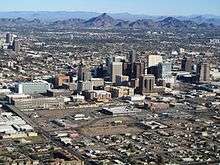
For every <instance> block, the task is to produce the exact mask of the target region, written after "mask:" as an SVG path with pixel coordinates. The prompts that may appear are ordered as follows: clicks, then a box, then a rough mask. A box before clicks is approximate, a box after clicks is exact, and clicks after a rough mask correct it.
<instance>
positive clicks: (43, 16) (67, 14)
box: [0, 11, 220, 25]
mask: <svg viewBox="0 0 220 165" xmlns="http://www.w3.org/2000/svg"><path fill="white" fill-rule="evenodd" d="M100 14H101V13H97V12H83V11H14V12H13V11H11V12H0V18H18V17H21V18H24V19H27V20H29V21H30V20H33V19H39V20H41V21H43V22H54V21H59V20H68V19H73V18H79V19H84V20H88V19H90V18H91V17H97V16H99V15H100ZM108 15H109V16H111V17H112V18H114V19H121V20H126V21H131V22H133V21H136V20H139V19H140V20H142V19H152V20H154V21H159V20H162V19H164V18H166V17H168V16H151V15H144V14H142V15H141V14H139V15H135V14H130V13H108ZM172 17H174V18H177V19H179V20H181V21H183V20H190V21H194V22H196V23H198V24H201V23H212V24H214V25H220V16H215V15H190V16H172Z"/></svg>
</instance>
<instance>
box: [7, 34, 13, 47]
mask: <svg viewBox="0 0 220 165" xmlns="http://www.w3.org/2000/svg"><path fill="white" fill-rule="evenodd" d="M6 43H7V44H11V43H12V34H11V33H7V34H6Z"/></svg>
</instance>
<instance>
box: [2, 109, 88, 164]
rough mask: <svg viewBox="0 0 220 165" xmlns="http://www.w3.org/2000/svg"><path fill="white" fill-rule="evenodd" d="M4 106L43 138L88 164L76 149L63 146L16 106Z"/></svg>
mask: <svg viewBox="0 0 220 165" xmlns="http://www.w3.org/2000/svg"><path fill="white" fill-rule="evenodd" d="M6 107H7V108H8V109H9V110H11V111H12V112H14V113H15V114H17V115H18V116H20V117H21V118H22V119H23V120H24V121H26V122H27V123H28V124H29V125H31V126H32V127H33V128H34V130H35V131H36V132H38V133H39V134H40V135H42V136H43V137H44V138H45V139H47V140H48V141H49V142H52V143H53V144H54V145H56V146H58V147H61V148H62V149H63V150H66V151H68V152H70V153H71V154H73V155H75V156H76V157H78V158H79V159H80V160H83V161H84V162H85V164H89V162H87V160H86V159H85V158H84V157H83V156H82V155H81V154H80V153H78V152H77V151H74V150H72V149H70V148H69V147H66V146H64V145H63V144H62V143H61V142H59V141H58V140H56V139H55V138H54V137H52V136H50V134H49V133H48V132H46V131H45V130H44V129H43V128H42V127H39V126H38V125H37V124H36V123H34V122H33V121H32V120H31V119H30V118H29V117H28V116H27V115H26V114H24V113H23V112H22V111H20V110H19V109H18V108H16V107H15V106H13V105H6Z"/></svg>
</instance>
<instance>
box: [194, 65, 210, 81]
mask: <svg viewBox="0 0 220 165" xmlns="http://www.w3.org/2000/svg"><path fill="white" fill-rule="evenodd" d="M197 77H198V82H199V83H208V82H210V65H209V63H199V64H198V66H197Z"/></svg>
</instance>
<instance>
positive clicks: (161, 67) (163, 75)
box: [155, 62, 172, 79]
mask: <svg viewBox="0 0 220 165" xmlns="http://www.w3.org/2000/svg"><path fill="white" fill-rule="evenodd" d="M157 71H158V74H157V75H156V76H155V77H156V78H160V79H167V78H170V77H171V76H172V64H171V63H170V62H165V63H159V64H158V69H157Z"/></svg>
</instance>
